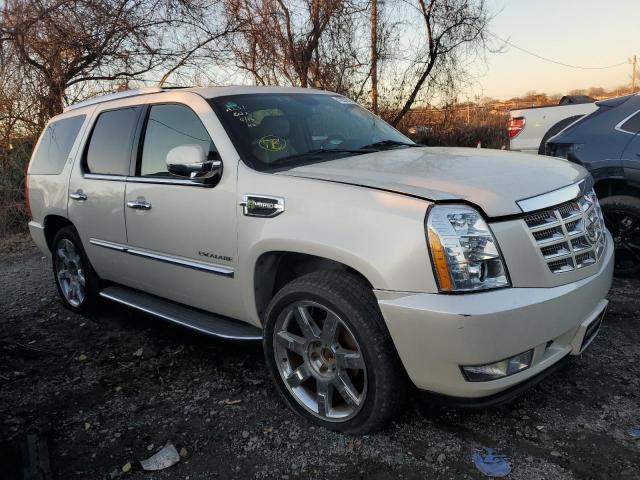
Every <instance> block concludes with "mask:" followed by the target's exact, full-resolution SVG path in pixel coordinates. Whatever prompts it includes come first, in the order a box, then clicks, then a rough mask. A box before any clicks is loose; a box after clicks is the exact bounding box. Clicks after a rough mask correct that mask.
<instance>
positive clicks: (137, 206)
mask: <svg viewBox="0 0 640 480" xmlns="http://www.w3.org/2000/svg"><path fill="white" fill-rule="evenodd" d="M127 207H129V208H133V209H134V210H151V204H150V203H149V202H146V201H144V200H131V201H130V202H127Z"/></svg>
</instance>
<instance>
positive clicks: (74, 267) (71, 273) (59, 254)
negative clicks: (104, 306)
mask: <svg viewBox="0 0 640 480" xmlns="http://www.w3.org/2000/svg"><path fill="white" fill-rule="evenodd" d="M55 255H56V278H57V280H58V284H59V285H60V290H62V294H63V295H64V298H65V299H66V300H67V302H69V303H70V304H71V305H72V306H73V307H79V306H80V305H81V304H82V302H83V301H84V298H85V296H86V294H87V290H86V279H85V276H84V270H83V269H82V258H81V256H80V252H79V251H78V249H77V248H76V246H75V245H74V244H73V242H72V241H71V240H69V239H67V238H63V239H62V240H60V242H58V245H57V248H56V253H55Z"/></svg>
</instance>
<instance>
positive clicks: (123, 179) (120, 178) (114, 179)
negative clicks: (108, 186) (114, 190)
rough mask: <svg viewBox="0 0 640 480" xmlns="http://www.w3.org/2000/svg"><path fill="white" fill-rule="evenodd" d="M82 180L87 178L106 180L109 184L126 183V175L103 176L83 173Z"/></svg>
mask: <svg viewBox="0 0 640 480" xmlns="http://www.w3.org/2000/svg"><path fill="white" fill-rule="evenodd" d="M83 177H84V178H88V179H90V180H108V181H110V182H126V181H127V177H126V175H104V174H101V173H85V174H84V175H83Z"/></svg>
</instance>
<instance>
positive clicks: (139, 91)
mask: <svg viewBox="0 0 640 480" xmlns="http://www.w3.org/2000/svg"><path fill="white" fill-rule="evenodd" d="M162 91H164V89H163V88H161V87H142V88H134V89H132V90H125V91H123V92H116V93H108V94H106V95H99V96H97V97H93V98H90V99H89V100H84V101H82V102H78V103H74V104H73V105H69V106H68V107H66V108H65V109H64V111H65V112H68V111H69V110H75V109H76V108H82V107H86V106H89V105H95V104H96V103H103V102H108V101H110V100H118V99H120V98H127V97H135V96H138V95H148V94H150V93H159V92H162Z"/></svg>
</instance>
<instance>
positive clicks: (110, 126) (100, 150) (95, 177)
mask: <svg viewBox="0 0 640 480" xmlns="http://www.w3.org/2000/svg"><path fill="white" fill-rule="evenodd" d="M141 111H142V108H141V107H135V106H134V107H126V108H118V109H113V110H104V111H102V112H100V113H98V114H97V117H96V118H95V121H94V123H93V126H92V129H91V132H90V134H89V139H88V141H87V142H86V144H85V147H84V150H83V152H82V153H81V157H80V159H79V160H80V161H76V164H75V165H74V172H73V174H72V175H71V179H70V182H69V204H68V215H69V219H70V220H71V222H72V223H73V224H74V225H75V226H76V229H77V230H78V233H79V234H80V238H81V240H82V244H83V246H84V248H85V251H86V252H87V254H88V255H89V258H90V260H91V264H92V265H93V267H94V268H95V270H96V272H97V273H98V275H99V276H100V277H101V278H104V279H108V280H114V281H120V280H121V278H122V276H123V275H126V269H125V268H123V265H124V263H123V261H124V254H123V253H122V250H123V247H124V246H125V245H126V243H127V234H126V228H125V223H124V222H125V216H124V194H125V185H126V178H127V175H128V172H129V168H130V165H131V157H132V153H133V140H134V138H135V134H136V129H137V127H138V121H139V119H140V113H141Z"/></svg>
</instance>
